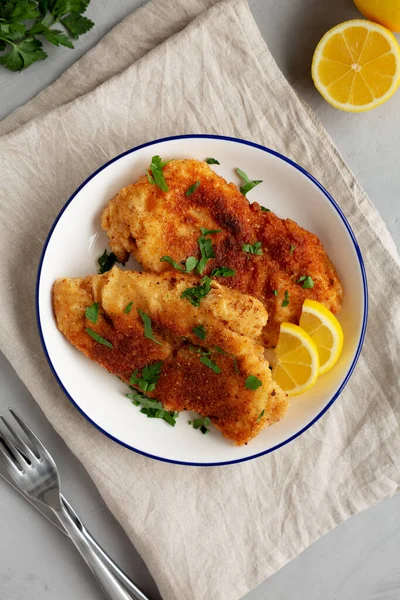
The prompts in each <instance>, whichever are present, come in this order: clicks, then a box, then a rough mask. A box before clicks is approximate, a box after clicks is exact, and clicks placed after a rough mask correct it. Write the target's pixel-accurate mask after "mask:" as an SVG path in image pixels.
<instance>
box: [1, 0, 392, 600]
mask: <svg viewBox="0 0 400 600" xmlns="http://www.w3.org/2000/svg"><path fill="white" fill-rule="evenodd" d="M127 40H128V41H127ZM152 46H154V47H153V48H152ZM104 63H106V64H104ZM114 74H115V75H114ZM112 75H114V76H113V77H111V76H112ZM74 82H75V83H74ZM71 100H73V101H72V102H70V103H69V104H65V101H71ZM21 124H23V125H22V126H19V125H21ZM2 131H3V132H10V133H8V135H3V136H2V137H1V138H0V181H1V184H0V185H1V194H0V251H1V256H2V257H3V258H2V261H1V264H0V281H1V303H2V309H3V315H2V326H1V329H0V348H1V350H2V351H3V352H4V353H5V355H6V356H7V357H8V359H9V360H10V362H11V363H12V365H13V366H14V368H15V370H16V371H17V373H18V375H19V376H20V377H21V379H22V380H23V381H24V382H25V384H26V385H27V387H28V388H29V390H30V391H31V392H32V394H33V396H34V397H35V398H36V400H37V402H38V403H39V405H40V406H41V408H42V409H43V411H44V413H45V414H46V416H47V418H48V419H49V421H50V422H51V423H52V425H53V426H54V427H55V429H56V430H57V431H58V432H59V433H60V435H61V436H62V437H63V438H64V440H65V441H66V442H67V444H68V445H69V446H70V448H71V449H72V450H73V452H74V453H75V454H76V455H77V456H78V457H79V459H80V460H81V461H82V463H83V464H84V466H85V467H86V469H87V471H88V473H89V474H90V476H91V477H92V479H93V481H94V482H95V484H96V485H97V487H98V489H99V490H100V492H101V494H102V496H103V498H104V500H105V502H106V503H107V505H108V506H109V508H110V509H111V511H112V512H113V513H114V515H115V516H116V517H117V519H118V520H119V521H120V523H121V525H122V526H123V527H124V529H125V530H126V532H127V533H128V535H129V536H130V538H131V540H132V542H133V543H134V544H135V546H136V548H137V549H138V551H139V552H140V553H141V555H142V557H143V558H144V560H145V561H146V563H147V565H148V567H149V569H150V571H151V573H152V575H153V577H154V578H155V580H156V582H157V585H158V586H159V589H160V591H161V594H162V595H163V597H164V598H165V600H186V599H187V600H191V599H193V600H236V599H238V598H240V597H241V596H243V595H244V594H245V593H246V592H247V591H249V590H250V589H252V588H253V587H254V586H256V585H257V584H258V583H259V582H260V581H262V580H263V579H264V578H265V577H268V576H269V575H271V574H272V573H274V572H275V571H276V570H278V569H279V568H280V567H282V566H283V565H284V564H285V563H286V562H288V561H289V560H291V559H292V558H294V557H295V556H296V555H298V554H299V553H300V552H301V551H302V550H303V549H304V548H306V547H307V546H308V545H309V544H311V543H312V542H313V541H314V540H316V539H317V538H318V537H320V536H321V535H322V534H324V533H326V532H327V531H329V530H330V529H332V528H333V527H334V526H335V525H337V524H338V523H340V522H341V521H343V520H344V519H346V518H347V517H349V516H350V515H352V514H355V513H357V512H359V511H361V510H363V509H365V508H368V507H369V506H371V505H372V504H374V503H375V502H377V501H379V500H382V499H383V498H386V497H388V496H391V495H393V494H394V493H395V492H396V491H397V489H398V486H399V456H400V430H399V413H400V400H399V384H398V369H397V368H396V366H397V361H398V357H399V355H400V277H399V275H400V268H399V265H398V257H397V254H396V250H395V247H394V244H393V241H392V240H391V238H390V236H389V234H388V232H387V230H386V228H385V226H384V224H383V222H382V220H381V219H380V217H379V215H378V214H377V212H376V211H375V209H374V207H373V206H372V204H371V202H370V201H369V200H368V198H367V197H366V196H365V194H364V193H363V192H362V190H361V189H360V187H359V185H358V184H357V182H356V181H355V179H354V177H353V176H352V174H351V173H350V171H349V170H348V168H347V167H346V165H345V164H344V162H343V160H342V159H341V157H340V156H339V154H338V152H337V151H336V150H335V148H334V146H333V144H332V142H331V140H330V139H329V137H328V135H327V134H326V132H325V131H324V129H323V128H322V126H321V125H320V124H319V123H318V122H317V120H316V119H315V117H314V116H313V115H312V113H311V111H310V110H309V109H308V108H307V107H305V106H304V104H303V103H302V102H301V101H299V99H298V98H297V96H296V95H295V94H294V92H293V90H292V89H291V88H290V86H289V85H288V84H287V82H286V81H285V79H284V77H283V76H282V74H281V73H280V71H279V70H278V68H277V66H276V64H275V62H274V61H273V59H272V57H271V55H270V53H269V51H268V49H267V47H266V45H265V43H264V41H263V40H262V38H261V35H260V33H259V31H258V29H257V27H256V25H255V23H254V21H253V19H252V17H251V14H250V12H249V9H248V6H247V4H246V2H245V0H232V1H228V0H227V1H222V2H216V1H214V2H213V1H211V0H208V1H207V0H204V1H202V0H181V1H177V0H176V1H175V2H171V3H165V6H164V4H163V3H162V2H158V1H157V2H154V1H153V2H151V3H150V4H149V5H147V6H145V7H144V8H142V9H140V10H139V11H137V12H136V13H134V14H133V15H131V16H130V17H129V18H128V19H127V20H126V21H125V22H124V23H122V24H121V25H119V26H118V27H117V28H116V29H115V30H114V31H112V32H111V33H110V34H109V35H108V36H107V37H106V38H105V39H104V40H103V41H102V42H101V43H100V44H99V46H98V47H97V48H95V49H93V50H92V51H91V52H89V53H88V55H87V56H85V57H84V58H83V59H81V60H80V61H79V62H78V63H77V64H76V65H74V66H73V67H72V68H71V69H70V70H69V71H68V72H67V73H66V74H65V75H63V77H62V78H60V80H59V81H58V82H56V83H55V84H54V85H53V86H52V87H51V88H50V89H49V90H46V91H45V92H43V94H41V95H40V96H39V98H38V99H36V100H34V101H33V102H31V103H29V104H28V105H27V107H25V108H22V109H21V110H20V111H17V112H16V113H15V115H12V116H11V117H10V118H9V119H6V120H5V122H4V123H3V128H2ZM204 132H209V133H220V134H225V135H231V136H237V137H242V138H247V139H250V140H253V141H255V142H259V143H262V144H266V145H268V146H270V147H272V148H274V149H276V150H278V151H280V152H282V153H284V154H286V155H288V156H290V157H291V158H293V159H294V160H296V161H297V162H299V163H300V164H302V165H303V166H304V167H305V168H306V169H308V170H309V171H310V172H311V173H313V175H315V176H316V177H317V178H318V179H319V180H320V181H321V182H322V183H323V184H324V185H325V186H326V187H327V189H328V190H329V191H330V192H331V193H332V194H333V196H334V197H335V198H336V200H337V201H338V203H339V204H340V206H341V208H342V209H343V210H344V212H345V214H346V216H347V217H348V219H349V221H350V223H351V225H352V227H353V230H354V232H355V234H356V236H357V238H358V241H359V243H360V246H361V249H362V251H363V254H364V258H365V262H366V268H367V273H368V279H369V292H370V295H369V299H370V319H369V326H368V333H367V337H366V341H365V344H364V350H363V353H362V356H361V358H360V360H359V363H358V366H357V368H356V371H355V373H354V374H353V377H352V379H351V381H350V383H349V384H348V385H347V387H346V389H345V391H344V392H343V394H342V395H341V397H340V398H339V399H338V400H337V402H336V403H335V404H334V405H333V406H332V407H331V408H330V410H329V411H328V412H327V413H326V414H325V416H324V417H323V418H322V419H321V420H320V421H319V422H318V423H317V424H316V425H314V426H313V427H312V428H311V429H309V430H308V431H307V432H306V433H304V434H303V435H302V436H301V437H300V438H297V439H296V440H295V441H294V442H292V443H291V444H289V445H287V446H285V447H283V448H281V449H280V450H278V451H277V452H274V453H273V454H270V455H267V456H264V457H261V458H259V459H257V460H255V461H250V462H248V463H244V464H240V465H233V466H228V467H217V468H194V467H182V466H176V465H170V464H165V463H159V462H157V461H154V460H151V459H147V458H144V457H142V456H139V455H136V454H134V453H133V452H130V451H129V450H126V449H124V448H122V447H120V446H118V445H117V444H115V443H114V442H112V441H110V440H109V439H107V438H106V437H104V436H103V435H102V434H100V433H99V432H98V431H96V430H95V429H94V428H93V427H91V426H90V425H89V424H88V423H87V422H86V421H85V420H84V419H83V417H81V416H80V415H79V414H78V412H77V411H76V410H75V409H74V408H73V407H72V405H71V404H70V403H69V402H68V400H67V399H66V398H65V397H64V395H63V394H62V392H61V391H60V390H59V389H58V386H57V384H56V382H55V380H54V379H53V376H52V375H51V373H50V369H49V367H48V365H47V363H46V360H45V359H44V356H43V353H42V351H41V348H40V344H39V339H38V334H37V331H36V326H35V312H34V284H35V277H36V269H37V265H38V260H39V255H40V252H41V249H42V245H43V242H44V240H45V237H46V234H47V232H48V230H49V228H50V226H51V223H52V221H53V219H54V218H55V217H56V215H57V213H58V212H59V210H60V208H61V206H62V205H63V204H64V202H65V201H66V200H67V198H68V196H69V195H70V194H71V193H72V192H73V191H74V189H75V188H76V187H77V186H78V185H79V184H80V183H81V181H82V180H84V179H85V178H86V177H87V176H88V175H89V174H90V173H91V172H92V171H93V170H94V169H96V168H97V167H99V166H100V165H101V164H102V163H104V162H105V161H106V160H108V159H109V158H111V157H113V156H115V155H116V154H118V153H120V152H122V151H124V150H126V149H128V148H130V147H132V146H134V145H137V144H141V143H143V142H146V141H148V140H151V139H154V138H157V137H161V136H168V135H175V134H180V133H182V134H183V133H204Z"/></svg>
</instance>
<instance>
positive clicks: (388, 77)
mask: <svg viewBox="0 0 400 600" xmlns="http://www.w3.org/2000/svg"><path fill="white" fill-rule="evenodd" d="M311 72H312V78H313V80H314V83H315V86H316V88H317V89H318V91H319V92H320V93H321V94H322V96H323V97H324V98H325V100H327V101H328V102H329V103H330V104H332V106H334V107H335V108H339V109H341V110H345V111H350V112H363V111H366V110H370V109H371V108H375V107H376V106H379V105H380V104H382V103H383V102H386V100H388V99H389V98H390V97H391V96H392V95H393V94H394V92H395V91H396V89H397V87H398V84H399V80H400V46H399V44H398V43H397V41H396V38H395V37H394V35H393V34H392V33H390V31H388V30H387V29H386V28H385V27H382V25H378V24H377V23H372V22H371V21H365V20H363V19H354V20H352V21H346V22H344V23H341V24H340V25H337V26H336V27H333V28H332V29H330V30H329V31H328V32H327V33H326V34H325V35H324V36H323V38H322V39H321V41H320V42H319V44H318V46H317V48H316V50H315V52H314V57H313V62H312V70H311Z"/></svg>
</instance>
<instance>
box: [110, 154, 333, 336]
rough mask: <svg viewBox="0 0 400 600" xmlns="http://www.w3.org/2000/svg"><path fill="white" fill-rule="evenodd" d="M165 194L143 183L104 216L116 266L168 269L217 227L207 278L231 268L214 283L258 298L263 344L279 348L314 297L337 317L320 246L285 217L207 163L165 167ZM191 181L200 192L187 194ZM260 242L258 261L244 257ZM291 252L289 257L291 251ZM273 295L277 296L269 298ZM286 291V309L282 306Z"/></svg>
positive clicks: (123, 192)
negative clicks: (133, 262)
mask: <svg viewBox="0 0 400 600" xmlns="http://www.w3.org/2000/svg"><path fill="white" fill-rule="evenodd" d="M163 173H164V177H165V180H166V182H167V184H168V186H169V191H168V192H166V193H164V192H162V191H161V190H160V189H159V188H158V187H157V186H155V185H151V184H150V183H149V181H148V179H147V177H142V178H141V179H139V181H138V182H137V183H135V184H132V185H130V186H128V187H126V188H124V189H122V190H121V191H120V192H119V193H118V194H117V195H116V196H115V198H113V199H112V200H111V201H110V203H109V204H108V206H107V207H106V209H105V210H104V212H103V216H102V227H103V229H105V231H106V232H107V234H108V236H109V238H110V245H111V248H112V250H113V251H114V252H115V253H116V254H117V256H118V257H119V259H120V260H126V259H127V257H128V256H129V254H130V253H132V254H133V255H134V256H135V258H136V259H137V260H138V261H139V262H140V263H141V264H142V265H143V267H144V268H145V269H146V270H148V271H154V272H164V271H170V270H172V269H173V267H171V266H170V265H169V264H168V263H166V262H160V258H161V257H162V256H164V255H169V256H171V257H172V258H173V259H174V260H176V261H177V262H180V261H184V260H185V259H186V258H187V257H188V256H196V257H199V250H198V243H197V240H198V238H199V236H200V228H201V227H205V228H207V229H222V232H221V233H219V234H214V235H212V243H213V248H214V252H215V258H214V259H212V260H210V261H209V263H208V265H207V269H206V271H205V272H206V273H209V272H210V271H211V270H212V269H213V268H214V267H216V266H226V267H231V268H233V269H235V270H236V275H235V276H234V277H226V278H219V279H218V281H219V282H220V283H221V284H223V285H225V286H228V287H231V288H235V289H237V290H239V291H241V292H243V293H247V294H251V295H253V296H255V297H256V298H258V299H259V300H261V301H262V302H263V303H264V305H265V307H266V308H267V311H268V313H269V320H268V324H267V326H266V328H265V329H264V332H263V339H264V343H265V345H266V346H274V345H275V344H276V341H277V338H278V334H279V327H280V323H281V322H282V321H291V322H298V320H299V317H300V313H301V307H302V304H303V301H304V300H305V299H306V298H312V299H314V300H318V301H319V302H322V303H323V304H325V306H326V307H327V308H328V309H329V310H331V311H332V312H334V313H336V312H338V311H339V310H340V307H341V302H342V296H343V292H342V287H341V284H340V281H339V278H338V276H337V274H336V271H335V268H334V266H333V265H332V263H331V261H330V260H329V257H328V256H327V254H326V252H325V250H324V248H323V245H322V243H321V242H320V240H319V239H318V238H317V236H315V235H314V234H312V233H310V232H308V231H306V230H305V229H303V228H302V227H300V226H299V225H297V224H296V223H295V222H294V221H291V220H290V219H286V220H285V219H280V218H278V217H277V216H276V215H275V214H274V213H272V212H263V211H261V209H260V207H259V205H258V204H256V203H254V204H251V205H250V204H249V202H248V201H247V199H246V198H245V197H244V196H243V195H242V194H241V193H240V191H239V190H238V188H237V187H236V186H235V185H234V184H233V183H227V182H226V181H225V179H223V178H222V177H220V176H218V175H217V174H216V173H215V172H214V171H213V170H212V169H211V168H210V167H209V166H208V165H207V164H206V163H203V162H200V161H197V160H190V159H187V160H173V161H171V162H170V163H168V164H167V165H166V166H165V167H164V169H163ZM196 181H200V186H199V187H198V188H197V190H196V191H195V192H194V193H193V194H192V195H190V196H186V195H185V193H186V191H187V190H188V188H189V187H190V186H191V185H192V184H193V183H194V182H196ZM256 241H261V242H262V247H263V255H262V256H256V255H251V254H248V253H245V252H243V250H242V246H243V244H254V243H255V242H256ZM292 245H293V246H295V249H294V251H293V252H291V246H292ZM303 275H309V276H311V277H312V279H313V281H314V283H315V285H314V288H313V289H303V288H302V286H301V284H300V283H297V280H298V279H299V277H301V276H303ZM273 290H278V296H277V297H276V296H275V295H274V294H273ZM285 291H287V292H288V294H289V305H288V306H287V307H282V301H283V300H284V294H285Z"/></svg>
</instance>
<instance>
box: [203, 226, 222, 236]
mask: <svg viewBox="0 0 400 600" xmlns="http://www.w3.org/2000/svg"><path fill="white" fill-rule="evenodd" d="M200 231H201V235H212V234H213V233H221V231H222V229H206V228H205V227H200Z"/></svg>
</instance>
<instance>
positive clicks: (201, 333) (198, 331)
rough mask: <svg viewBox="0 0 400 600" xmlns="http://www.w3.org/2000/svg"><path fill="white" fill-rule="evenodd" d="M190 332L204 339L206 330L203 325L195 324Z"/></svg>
mask: <svg viewBox="0 0 400 600" xmlns="http://www.w3.org/2000/svg"><path fill="white" fill-rule="evenodd" d="M192 332H193V333H194V335H197V337H198V338H200V339H201V340H203V341H204V340H205V339H206V335H207V332H206V329H205V327H204V325H196V327H193V329H192Z"/></svg>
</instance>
